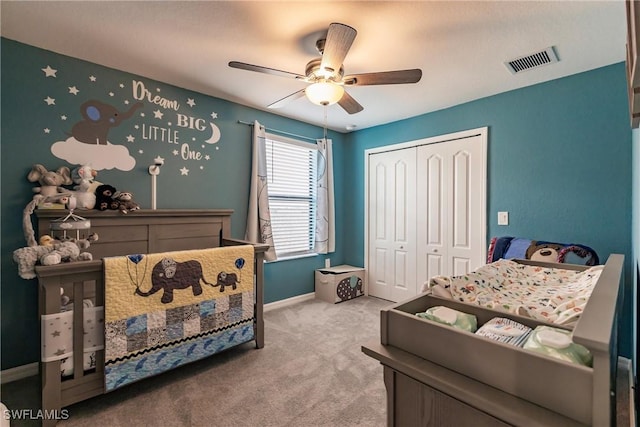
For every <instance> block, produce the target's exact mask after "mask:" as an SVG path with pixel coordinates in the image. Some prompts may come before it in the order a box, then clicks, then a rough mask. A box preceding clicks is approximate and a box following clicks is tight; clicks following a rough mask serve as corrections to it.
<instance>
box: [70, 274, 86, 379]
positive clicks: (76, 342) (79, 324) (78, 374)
mask: <svg viewBox="0 0 640 427" xmlns="http://www.w3.org/2000/svg"><path fill="white" fill-rule="evenodd" d="M84 284H85V282H73V378H82V376H83V374H84V372H83V371H84Z"/></svg>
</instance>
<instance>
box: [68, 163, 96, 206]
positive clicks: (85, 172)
mask: <svg viewBox="0 0 640 427" xmlns="http://www.w3.org/2000/svg"><path fill="white" fill-rule="evenodd" d="M96 175H98V172H97V171H96V170H95V169H93V168H92V167H91V166H87V165H85V166H78V167H77V168H75V169H74V170H73V172H72V174H71V176H72V179H73V182H75V183H76V184H77V185H76V186H74V187H73V189H74V190H75V191H74V192H73V195H74V196H75V198H76V207H77V208H78V209H93V208H94V207H95V206H96V194H95V191H96V187H98V185H100V183H99V182H97V181H94V178H95V177H96Z"/></svg>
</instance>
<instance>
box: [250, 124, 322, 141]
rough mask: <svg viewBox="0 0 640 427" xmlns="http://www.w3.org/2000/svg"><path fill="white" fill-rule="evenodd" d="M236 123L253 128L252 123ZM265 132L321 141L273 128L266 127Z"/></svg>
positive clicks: (316, 139)
mask: <svg viewBox="0 0 640 427" xmlns="http://www.w3.org/2000/svg"><path fill="white" fill-rule="evenodd" d="M238 123H240V124H243V125H247V126H253V123H249V122H243V121H242V120H238ZM264 128H265V129H266V130H268V131H271V132H277V133H281V134H282V135H287V136H293V137H295V138H302V139H308V140H309V141H313V142H317V141H318V139H322V138H309V137H308V136H304V135H297V134H295V133H290V132H285V131H283V130H278V129H273V128H268V127H266V126H265V127H264Z"/></svg>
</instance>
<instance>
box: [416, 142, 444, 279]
mask: <svg viewBox="0 0 640 427" xmlns="http://www.w3.org/2000/svg"><path fill="white" fill-rule="evenodd" d="M441 145H442V144H433V145H424V146H421V147H418V152H417V158H418V164H417V172H416V173H417V176H418V181H417V184H416V185H417V194H418V201H417V209H418V213H417V222H416V234H417V239H418V242H417V245H416V247H417V250H418V254H417V257H418V259H419V260H420V261H421V263H420V265H419V266H418V272H417V282H418V290H420V289H421V288H422V285H423V284H424V282H425V281H426V280H428V278H430V277H433V276H436V275H441V274H446V271H448V266H447V243H448V241H447V240H448V239H447V212H446V203H447V200H446V196H447V194H448V192H447V190H446V188H445V184H446V178H447V177H446V176H445V169H446V167H447V165H446V163H445V162H446V157H445V156H443V155H442V152H441V151H442V148H441V147H440V146H441Z"/></svg>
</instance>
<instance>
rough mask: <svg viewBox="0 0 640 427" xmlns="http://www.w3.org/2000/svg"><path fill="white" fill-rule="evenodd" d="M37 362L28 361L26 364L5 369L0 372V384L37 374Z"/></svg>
mask: <svg viewBox="0 0 640 427" xmlns="http://www.w3.org/2000/svg"><path fill="white" fill-rule="evenodd" d="M38 371H39V367H38V362H33V363H29V364H27V365H22V366H16V367H15V368H9V369H5V370H3V371H1V372H0V384H6V383H10V382H12V381H17V380H21V379H23V378H27V377H30V376H33V375H38Z"/></svg>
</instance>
